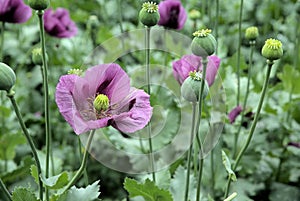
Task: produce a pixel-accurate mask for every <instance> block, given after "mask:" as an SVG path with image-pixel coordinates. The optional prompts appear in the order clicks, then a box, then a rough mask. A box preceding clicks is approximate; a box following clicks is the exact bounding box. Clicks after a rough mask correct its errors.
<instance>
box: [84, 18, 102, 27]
mask: <svg viewBox="0 0 300 201" xmlns="http://www.w3.org/2000/svg"><path fill="white" fill-rule="evenodd" d="M99 25H100V22H99V20H98V17H97V16H96V15H91V16H90V17H89V20H88V23H87V26H88V28H89V29H95V28H97V27H98V26H99Z"/></svg>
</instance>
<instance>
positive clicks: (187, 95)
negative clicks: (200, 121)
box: [181, 71, 209, 103]
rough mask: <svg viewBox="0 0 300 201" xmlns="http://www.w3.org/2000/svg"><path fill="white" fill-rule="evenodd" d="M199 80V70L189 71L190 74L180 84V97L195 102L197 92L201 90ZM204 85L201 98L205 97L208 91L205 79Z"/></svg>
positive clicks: (197, 97)
mask: <svg viewBox="0 0 300 201" xmlns="http://www.w3.org/2000/svg"><path fill="white" fill-rule="evenodd" d="M201 80H202V75H201V74H200V73H199V72H196V71H194V72H190V75H189V77H188V78H186V79H185V80H184V82H183V83H182V85H181V95H182V97H183V98H184V99H185V100H187V101H189V102H192V103H195V102H197V101H198V99H199V92H200V90H201ZM204 83H205V86H204V90H203V94H202V98H203V99H205V98H206V96H207V94H208V92H209V88H208V84H207V82H206V81H205V82H204Z"/></svg>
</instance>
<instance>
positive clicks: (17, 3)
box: [0, 0, 32, 23]
mask: <svg viewBox="0 0 300 201" xmlns="http://www.w3.org/2000/svg"><path fill="white" fill-rule="evenodd" d="M31 15H32V11H31V8H30V7H29V6H27V5H25V3H24V2H23V0H0V21H1V22H8V23H24V22H26V21H27V20H28V19H29V18H30V17H31Z"/></svg>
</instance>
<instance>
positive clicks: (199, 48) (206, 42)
mask: <svg viewBox="0 0 300 201" xmlns="http://www.w3.org/2000/svg"><path fill="white" fill-rule="evenodd" d="M210 33H211V30H210V29H201V30H199V31H196V32H194V33H193V36H194V39H193V41H192V53H193V54H194V55H197V56H201V57H207V56H210V55H212V54H213V53H214V52H215V50H216V47H217V41H216V39H215V37H214V36H213V35H212V34H210Z"/></svg>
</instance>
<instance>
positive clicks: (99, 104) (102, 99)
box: [93, 94, 109, 112]
mask: <svg viewBox="0 0 300 201" xmlns="http://www.w3.org/2000/svg"><path fill="white" fill-rule="evenodd" d="M93 105H94V108H95V109H96V110H97V111H98V112H101V111H105V110H107V109H108V107H109V99H108V97H107V96H106V95H104V94H99V95H97V97H96V98H95V100H94V103H93Z"/></svg>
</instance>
